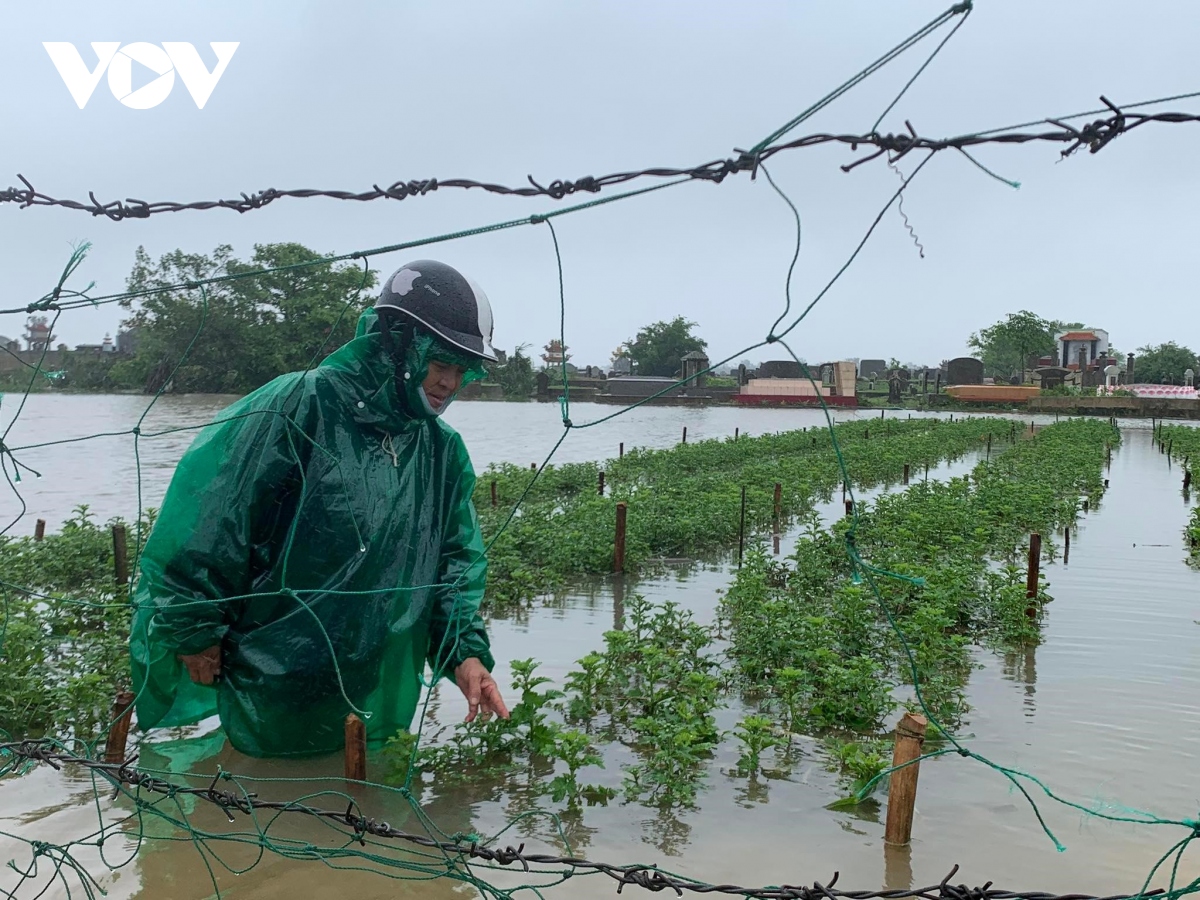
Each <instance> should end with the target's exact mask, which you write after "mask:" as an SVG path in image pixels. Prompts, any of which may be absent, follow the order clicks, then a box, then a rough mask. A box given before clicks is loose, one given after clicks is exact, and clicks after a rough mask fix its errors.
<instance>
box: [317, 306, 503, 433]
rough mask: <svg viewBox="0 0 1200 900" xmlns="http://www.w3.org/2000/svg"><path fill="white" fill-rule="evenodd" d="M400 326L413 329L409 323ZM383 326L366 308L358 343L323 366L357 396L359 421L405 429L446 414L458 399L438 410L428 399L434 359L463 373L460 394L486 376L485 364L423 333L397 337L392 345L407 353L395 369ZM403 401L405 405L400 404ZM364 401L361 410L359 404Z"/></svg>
mask: <svg viewBox="0 0 1200 900" xmlns="http://www.w3.org/2000/svg"><path fill="white" fill-rule="evenodd" d="M401 327H402V328H405V329H409V328H413V327H414V326H413V325H412V324H411V323H410V322H405V323H404V324H403V325H402V326H401ZM382 331H383V323H382V321H381V319H380V317H379V314H378V313H377V312H376V311H375V310H374V309H368V310H366V311H365V312H363V314H362V315H361V316H360V317H359V320H358V328H357V330H356V332H355V336H354V339H353V340H351V341H350V342H349V343H347V344H345V345H344V346H343V347H341V348H340V349H338V350H336V351H335V352H334V353H332V354H330V355H329V357H327V358H326V360H325V361H324V362H323V363H321V367H322V368H327V369H330V370H331V374H332V373H333V372H337V373H338V375H335V376H333V377H335V378H338V379H339V381H340V382H342V384H343V390H345V391H347V392H349V393H353V394H355V395H356V396H357V398H358V399H357V400H356V401H355V407H354V408H355V410H357V412H355V413H354V416H355V419H356V421H359V422H361V423H363V424H366V425H375V426H376V427H380V428H383V429H384V430H392V431H397V430H402V429H403V428H405V427H408V426H409V425H410V424H411V422H412V421H413V420H421V419H435V418H437V417H438V416H440V415H441V414H442V413H444V412H445V411H446V408H447V407H449V406H450V403H451V402H452V401H453V400H454V398H455V397H456V396H457V392H456V393H455V394H452V395H451V396H449V397H447V398H446V400H445V401H444V402H443V403H442V405H441V406H440V407H439V408H437V409H434V407H433V406H432V405H431V404H430V403H429V401H428V399H427V398H426V396H425V390H424V387H423V384H424V382H425V378H426V376H428V375H429V363H430V361H431V360H439V361H441V362H445V363H448V364H451V365H458V366H460V367H462V369H463V370H464V374H463V380H462V384H461V385H460V386H459V389H458V390H459V391H461V390H462V389H463V388H464V387H466V386H467V385H468V384H470V383H471V382H472V381H477V380H479V379H480V378H483V377H484V376H485V375H486V374H487V373H486V371H485V370H484V368H483V365H482V363H481V362H480V361H479V360H478V359H475V358H473V357H470V356H468V355H466V354H464V353H461V352H459V351H457V350H455V349H454V348H451V347H449V346H447V345H445V344H443V343H442V342H440V341H438V340H437V339H436V338H435V337H434V336H433V335H431V334H429V333H428V332H423V331H421V330H418V331H416V333H415V334H412V335H410V336H409V338H408V340H401V337H400V335H399V334H396V335H394V337H393V341H394V342H397V343H398V344H399V345H400V346H403V347H404V348H405V349H404V361H403V365H402V366H397V365H395V363H394V361H393V360H392V358H391V357H390V356H389V354H388V352H387V350H386V349H385V348H384V342H383V335H382ZM401 397H402V398H403V402H400V401H401ZM358 402H362V404H363V405H362V406H361V407H360V406H358V405H357V404H358Z"/></svg>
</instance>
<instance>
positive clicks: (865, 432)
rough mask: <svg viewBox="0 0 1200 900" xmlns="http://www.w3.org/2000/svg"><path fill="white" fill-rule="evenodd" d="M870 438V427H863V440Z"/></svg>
mask: <svg viewBox="0 0 1200 900" xmlns="http://www.w3.org/2000/svg"><path fill="white" fill-rule="evenodd" d="M870 439H871V429H870V428H867V429H864V431H863V440H864V441H869V440H870Z"/></svg>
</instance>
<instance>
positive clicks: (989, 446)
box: [987, 431, 992, 459]
mask: <svg viewBox="0 0 1200 900" xmlns="http://www.w3.org/2000/svg"><path fill="white" fill-rule="evenodd" d="M987 458H988V459H991V458H992V433H991V432H990V431H989V432H988V448H987Z"/></svg>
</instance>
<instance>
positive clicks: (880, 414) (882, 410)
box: [879, 407, 887, 419]
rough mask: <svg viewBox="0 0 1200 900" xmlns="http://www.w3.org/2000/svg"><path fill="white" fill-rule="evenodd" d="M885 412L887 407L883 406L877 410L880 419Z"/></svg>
mask: <svg viewBox="0 0 1200 900" xmlns="http://www.w3.org/2000/svg"><path fill="white" fill-rule="evenodd" d="M885 412H887V407H884V408H883V409H881V410H880V411H879V418H881V419H882V418H883V414H884V413H885Z"/></svg>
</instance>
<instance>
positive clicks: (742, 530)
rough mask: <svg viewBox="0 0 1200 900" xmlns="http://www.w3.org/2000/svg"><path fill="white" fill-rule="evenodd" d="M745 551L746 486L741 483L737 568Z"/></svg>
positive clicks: (740, 564) (739, 566)
mask: <svg viewBox="0 0 1200 900" xmlns="http://www.w3.org/2000/svg"><path fill="white" fill-rule="evenodd" d="M745 552H746V486H745V485H742V515H741V520H740V523H739V524H738V568H739V569H740V568H741V567H742V556H743V555H744V554H745Z"/></svg>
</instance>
